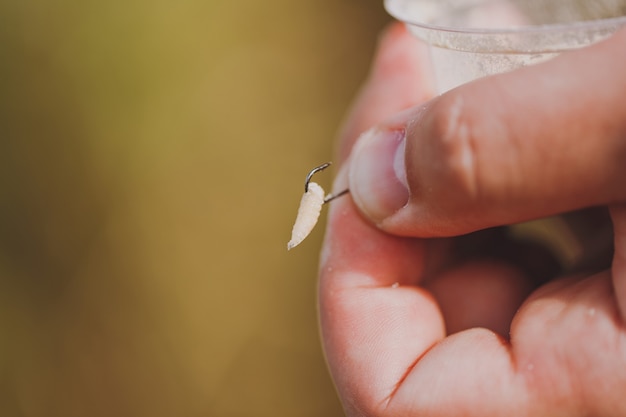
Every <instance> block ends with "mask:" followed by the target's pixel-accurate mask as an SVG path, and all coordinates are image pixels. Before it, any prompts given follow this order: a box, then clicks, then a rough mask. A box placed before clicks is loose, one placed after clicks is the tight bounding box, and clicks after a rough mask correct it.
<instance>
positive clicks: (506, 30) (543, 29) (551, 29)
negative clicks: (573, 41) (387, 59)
mask: <svg viewBox="0 0 626 417" xmlns="http://www.w3.org/2000/svg"><path fill="white" fill-rule="evenodd" d="M411 1H416V0H384V4H385V9H386V10H387V12H388V13H389V14H390V15H391V16H393V17H394V18H396V19H398V20H400V21H402V22H404V23H406V24H409V25H413V26H417V27H420V28H423V29H428V30H432V31H438V32H449V33H456V34H471V35H499V34H503V35H507V34H518V35H519V34H542V33H556V32H571V31H573V30H580V29H587V30H589V29H591V30H593V29H596V30H602V29H608V28H612V27H613V28H614V27H619V26H626V15H624V16H616V17H610V18H606V19H594V20H581V21H578V22H572V23H550V24H542V25H520V26H511V27H502V28H480V27H477V28H474V27H464V26H442V25H437V24H433V23H428V22H420V21H417V20H415V19H411V18H407V17H406V16H405V13H404V12H403V10H402V7H401V6H402V5H406V3H407V2H411ZM399 3H400V4H399Z"/></svg>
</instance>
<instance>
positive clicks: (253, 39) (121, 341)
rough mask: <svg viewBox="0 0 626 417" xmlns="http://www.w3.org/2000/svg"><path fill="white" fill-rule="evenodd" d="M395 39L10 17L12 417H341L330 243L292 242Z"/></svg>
mask: <svg viewBox="0 0 626 417" xmlns="http://www.w3.org/2000/svg"><path fill="white" fill-rule="evenodd" d="M389 21H390V18H389V17H388V16H387V15H386V13H385V12H384V10H383V6H382V0H298V1H293V0H270V1H263V2H259V1H254V0H240V1H230V0H178V1H176V2H171V1H159V0H156V1H155V0H152V1H148V0H124V1H120V0H110V1H102V2H91V1H79V0H59V1H56V2H50V1H44V0H21V1H9V0H4V1H0V415H2V416H6V417H13V416H16V417H22V416H24V417H44V416H45V417H57V416H59V417H75V416H76V417H78V416H80V417H92V416H93V417H97V416H107V417H109V416H120V417H125V416H133V417H141V416H151V417H160V416H169V417H171V416H176V417H187V416H193V417H204V416H219V417H222V416H223V417H231V416H232V417H235V416H237V417H244V416H296V417H297V416H341V415H343V413H342V411H341V408H340V405H339V402H338V400H337V397H336V395H335V392H334V388H333V386H332V383H331V381H330V379H329V376H328V373H327V370H326V367H325V364H324V360H323V356H322V352H321V348H320V341H319V336H318V330H317V316H316V305H315V298H316V268H317V257H318V251H319V247H320V243H321V238H322V235H323V226H318V228H317V229H316V230H315V231H314V233H313V235H312V236H311V237H310V238H309V239H307V240H306V241H305V242H304V243H303V244H302V245H301V246H300V247H298V248H297V249H294V250H293V251H291V252H289V253H287V251H286V243H287V240H288V239H289V235H290V232H291V226H292V223H293V220H294V218H295V214H296V209H297V205H298V203H299V199H300V195H301V192H302V185H303V181H304V177H305V176H306V174H307V172H308V171H309V170H310V169H311V168H312V167H314V166H316V165H318V164H320V163H322V162H325V161H327V160H329V159H330V158H331V156H332V141H333V139H334V136H335V133H336V132H337V130H338V128H339V125H340V123H341V119H342V117H343V115H344V113H345V111H346V109H347V107H348V106H349V103H350V101H351V99H352V97H353V95H354V94H355V92H356V91H357V89H358V86H359V84H360V83H361V82H362V81H363V79H364V77H365V75H366V73H367V68H368V65H369V61H370V58H371V55H372V52H373V49H374V47H375V44H376V38H377V36H378V33H379V32H380V30H381V28H382V27H384V26H385V24H386V23H387V22H389ZM331 179H332V173H330V172H325V173H324V174H319V177H317V180H319V181H320V182H321V183H322V184H323V185H325V186H328V185H329V184H330V182H331Z"/></svg>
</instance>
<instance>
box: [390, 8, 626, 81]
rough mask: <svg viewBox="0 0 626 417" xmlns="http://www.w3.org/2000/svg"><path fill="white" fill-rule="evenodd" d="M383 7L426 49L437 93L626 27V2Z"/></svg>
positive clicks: (585, 43)
mask: <svg viewBox="0 0 626 417" xmlns="http://www.w3.org/2000/svg"><path fill="white" fill-rule="evenodd" d="M385 8H386V9H387V11H388V12H389V13H390V14H391V15H392V16H394V17H395V18H396V19H398V20H400V21H402V22H405V23H406V25H407V27H408V28H409V30H410V31H411V32H412V33H413V34H414V35H415V36H416V37H418V38H420V39H422V40H423V41H425V42H426V43H428V44H429V45H430V46H431V53H432V61H433V67H434V72H435V77H436V82H437V88H438V91H439V92H445V91H447V90H449V89H451V88H454V87H456V86H458V85H461V84H464V83H466V82H468V81H471V80H474V79H476V78H480V77H483V76H486V75H490V74H496V73H501V72H505V71H510V70H513V69H516V68H520V67H523V66H527V65H531V64H535V63H538V62H541V61H545V60H547V59H550V58H552V57H554V56H555V55H557V54H559V53H561V52H563V51H567V50H571V49H577V48H581V47H584V46H587V45H590V44H592V43H594V42H597V41H600V40H602V39H604V38H607V37H608V36H610V35H611V34H613V33H615V32H616V31H617V30H618V29H619V28H621V27H625V26H626V0H385Z"/></svg>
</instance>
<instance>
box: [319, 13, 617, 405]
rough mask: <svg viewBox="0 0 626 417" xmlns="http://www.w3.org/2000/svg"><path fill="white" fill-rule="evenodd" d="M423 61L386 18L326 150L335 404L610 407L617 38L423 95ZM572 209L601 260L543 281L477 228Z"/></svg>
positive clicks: (328, 339) (325, 312) (326, 307)
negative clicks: (607, 235)
mask: <svg viewBox="0 0 626 417" xmlns="http://www.w3.org/2000/svg"><path fill="white" fill-rule="evenodd" d="M428 65H429V62H428V53H427V51H426V50H425V47H424V45H422V44H420V43H419V42H417V41H416V40H414V39H412V37H411V36H410V35H409V34H408V33H407V32H406V31H405V29H404V28H403V27H401V26H399V25H396V26H394V27H392V28H391V29H390V30H389V31H388V32H387V34H386V35H385V37H384V38H383V40H382V42H381V45H380V51H379V53H378V56H377V58H376V60H375V64H374V67H373V69H372V74H371V76H370V78H369V80H368V82H367V84H366V86H365V87H364V89H363V91H362V93H361V94H360V97H359V99H358V100H357V102H356V104H355V107H354V110H353V112H352V114H351V116H350V117H349V118H348V121H347V124H346V128H345V129H344V131H343V133H342V137H341V141H340V144H339V149H338V153H339V159H340V160H341V161H342V164H341V165H342V168H341V170H340V172H339V175H338V178H337V181H336V184H335V189H334V191H335V192H336V191H341V190H342V189H345V188H349V189H350V196H351V197H342V198H339V199H337V200H334V201H333V202H332V203H331V204H330V206H331V207H330V213H329V220H328V229H327V234H326V238H325V243H324V247H323V250H322V257H321V267H320V293H319V294H320V316H321V317H320V319H321V327H322V337H323V342H324V348H325V352H326V355H327V360H328V363H329V366H330V370H331V373H332V376H333V379H334V381H335V383H336V386H337V389H338V392H339V395H340V397H341V399H342V401H343V404H344V407H345V409H346V411H347V412H348V414H349V415H353V416H361V415H363V416H407V417H408V416H459V415H463V416H480V417H488V416H529V417H530V416H533V417H536V416H550V417H556V416H607V417H608V416H626V397H625V393H626V327H625V325H624V319H625V318H626V205H625V202H626V99H625V97H626V71H625V70H624V68H626V32H624V31H622V32H620V33H618V34H617V35H615V36H614V37H613V38H611V39H609V40H607V41H604V42H602V43H599V44H596V45H594V46H591V47H589V48H586V49H583V50H580V51H575V52H571V53H565V54H563V55H561V56H560V57H558V58H556V59H554V60H552V61H549V62H546V63H543V64H539V65H536V66H533V67H528V68H524V69H521V70H517V71H514V72H511V73H508V74H501V75H497V76H493V77H489V78H485V79H482V80H478V81H476V82H473V83H470V84H467V85H464V86H461V87H459V88H457V89H455V90H452V91H450V92H448V93H446V94H444V95H442V96H439V97H436V98H433V99H431V98H432V97H433V93H432V87H431V85H432V83H431V81H430V80H431V77H430V74H429V70H428ZM429 99H431V100H430V101H428V100H429ZM407 108H408V110H405V109H407ZM403 110H404V111H403ZM373 127H375V128H374V129H373V130H370V129H371V128H373ZM368 130H369V133H366V134H364V135H361V136H360V134H361V133H362V132H365V131H368ZM359 136H360V137H359ZM357 138H358V140H357ZM588 207H600V209H599V210H600V212H602V211H604V212H607V213H610V218H611V219H612V228H613V234H614V256H613V258H612V263H611V265H610V267H609V268H608V269H607V268H605V269H603V270H594V271H591V272H588V273H576V274H569V275H566V276H560V277H558V279H550V280H548V282H546V280H547V278H550V276H551V275H552V274H553V272H554V269H553V267H554V264H553V263H551V262H550V261H549V259H550V257H548V256H545V253H543V252H542V251H541V250H536V249H533V248H529V247H524V246H523V245H520V244H519V243H515V242H514V241H511V240H510V239H508V236H507V235H506V233H505V232H503V231H502V229H501V228H494V227H496V226H504V225H509V224H514V223H518V222H522V221H525V220H530V219H535V218H541V217H547V216H551V215H555V214H560V213H566V212H571V211H574V210H579V209H583V208H588ZM475 231H480V232H477V233H472V234H470V235H467V234H468V233H470V232H475ZM461 235H465V236H461ZM457 236H461V237H457ZM591 246H593V245H591ZM534 251H536V252H534ZM531 252H532V253H531ZM528 253H531V255H532V256H527V255H528ZM525 259H528V260H529V261H528V263H531V262H530V260H531V259H534V260H535V261H536V260H537V259H540V260H541V259H545V260H546V262H545V263H544V264H545V265H543V264H540V265H527V264H525V261H524V260H525Z"/></svg>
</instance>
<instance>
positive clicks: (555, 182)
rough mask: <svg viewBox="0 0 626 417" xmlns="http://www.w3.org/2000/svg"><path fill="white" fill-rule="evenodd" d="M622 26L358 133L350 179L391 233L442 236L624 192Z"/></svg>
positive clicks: (358, 197) (625, 59)
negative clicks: (597, 39) (597, 40)
mask: <svg viewBox="0 0 626 417" xmlns="http://www.w3.org/2000/svg"><path fill="white" fill-rule="evenodd" d="M625 45H626V31H622V32H620V33H618V34H617V35H616V36H614V37H613V38H611V39H609V40H607V41H604V42H601V43H599V44H596V45H594V46H591V47H589V48H586V49H583V50H579V51H575V52H571V53H567V54H563V55H561V56H560V57H558V58H556V59H554V60H551V61H549V62H546V63H543V64H538V65H536V66H532V67H528V68H523V69H521V70H518V71H514V72H511V73H507V74H500V75H496V76H493V77H488V78H484V79H481V80H477V81H475V82H473V83H469V84H466V85H464V86H461V87H459V88H457V89H455V90H452V91H450V92H448V93H446V94H444V95H442V96H439V97H437V98H436V99H434V100H432V101H430V102H429V103H427V104H426V105H423V106H420V107H418V108H414V109H412V110H411V111H410V112H408V113H407V112H405V113H404V114H403V115H402V116H401V117H400V119H402V120H399V119H398V118H396V120H394V121H393V122H391V123H388V124H386V125H382V126H379V127H377V128H376V129H374V130H371V131H369V132H367V133H366V134H364V135H363V136H361V137H360V138H359V140H358V141H357V143H356V144H355V146H354V149H353V152H352V154H351V156H350V165H349V175H348V177H349V188H350V192H351V194H352V198H353V200H354V202H355V203H356V205H357V206H358V208H359V209H360V211H361V212H362V213H363V214H364V215H365V217H367V218H369V219H370V220H371V221H372V222H374V223H376V224H377V225H378V226H379V227H380V228H381V229H383V230H385V231H387V232H390V233H393V234H398V235H405V236H418V237H431V236H451V235H459V234H464V233H468V232H471V231H475V230H478V229H483V228H487V227H492V226H498V225H503V224H512V223H516V222H520V221H525V220H530V219H534V218H539V217H546V216H549V215H553V214H557V213H562V212H566V211H570V210H575V209H579V208H583V207H589V206H595V205H606V204H610V203H612V202H615V201H624V200H626V188H625V187H624V186H623V178H625V177H626V164H624V162H623V161H624V157H626V141H624V138H625V137H626V136H625V135H626V106H624V105H623V96H624V94H625V93H626V76H625V75H624V72H623V68H624V67H625V66H626V54H625V53H624V52H623V51H624V46H625Z"/></svg>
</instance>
